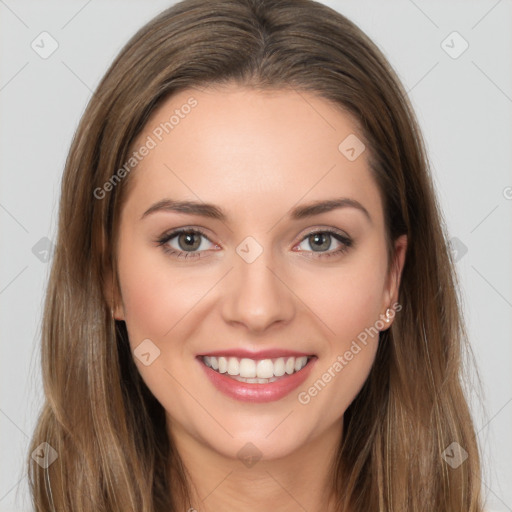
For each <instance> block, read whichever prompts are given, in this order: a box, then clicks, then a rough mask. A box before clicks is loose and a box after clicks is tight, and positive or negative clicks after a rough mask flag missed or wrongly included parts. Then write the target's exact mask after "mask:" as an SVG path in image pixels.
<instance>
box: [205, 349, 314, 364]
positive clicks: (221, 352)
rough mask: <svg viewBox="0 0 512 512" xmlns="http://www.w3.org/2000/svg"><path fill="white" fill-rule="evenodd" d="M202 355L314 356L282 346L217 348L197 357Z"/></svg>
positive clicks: (257, 357)
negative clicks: (256, 350) (257, 348)
mask: <svg viewBox="0 0 512 512" xmlns="http://www.w3.org/2000/svg"><path fill="white" fill-rule="evenodd" d="M202 356H219V357H238V358H240V359H242V358H244V357H245V358H248V359H254V360H255V361H260V360H261V359H275V358H277V357H302V356H308V357H310V356H314V354H307V353H306V352H296V351H294V350H285V349H280V348H270V349H267V350H260V351H259V352H251V351H250V350H245V349H230V350H217V351H212V352H204V353H202V354H198V355H197V357H202Z"/></svg>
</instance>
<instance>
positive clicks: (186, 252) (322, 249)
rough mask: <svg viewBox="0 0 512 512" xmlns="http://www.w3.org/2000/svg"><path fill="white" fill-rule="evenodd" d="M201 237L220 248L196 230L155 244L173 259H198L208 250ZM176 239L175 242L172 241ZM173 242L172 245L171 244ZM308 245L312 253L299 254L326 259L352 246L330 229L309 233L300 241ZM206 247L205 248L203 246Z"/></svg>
mask: <svg viewBox="0 0 512 512" xmlns="http://www.w3.org/2000/svg"><path fill="white" fill-rule="evenodd" d="M201 237H203V238H204V239H206V240H207V241H208V242H209V243H210V244H212V245H213V246H214V247H215V248H217V249H219V248H220V247H219V246H218V245H216V244H213V243H212V242H211V241H210V240H209V238H208V237H207V236H206V234H205V233H203V231H201V230H200V229H197V228H180V229H175V230H174V231H171V232H170V233H165V234H164V235H162V237H161V238H159V239H158V240H157V241H156V242H157V244H158V246H161V247H162V249H163V250H164V252H165V253H167V254H169V255H171V256H172V257H175V258H200V257H201V254H202V253H203V252H205V251H207V250H208V244H207V243H206V244H203V241H202V240H201ZM174 239H176V240H174ZM171 242H173V244H174V245H173V244H172V243H171ZM333 242H335V243H337V244H338V245H339V247H338V249H337V250H330V251H329V248H331V249H332V245H333ZM305 243H306V244H308V245H309V247H312V248H313V250H312V251H308V250H307V249H304V248H302V249H301V252H313V253H316V254H314V255H313V256H308V257H313V258H327V257H331V256H335V255H340V254H342V253H345V252H347V251H348V249H349V248H350V247H352V245H353V241H352V240H351V239H350V238H348V237H347V236H345V235H343V234H342V233H341V232H338V231H334V230H332V229H324V230H317V231H313V232H311V233H309V234H308V235H307V236H306V237H304V238H303V239H302V242H301V244H299V245H298V246H297V247H300V246H301V245H302V244H305ZM205 245H206V246H205Z"/></svg>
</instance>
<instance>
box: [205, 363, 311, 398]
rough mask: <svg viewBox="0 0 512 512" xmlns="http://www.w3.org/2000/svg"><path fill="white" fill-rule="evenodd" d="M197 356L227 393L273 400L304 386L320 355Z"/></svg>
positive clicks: (213, 379)
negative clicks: (271, 356) (263, 357)
mask: <svg viewBox="0 0 512 512" xmlns="http://www.w3.org/2000/svg"><path fill="white" fill-rule="evenodd" d="M260 357H261V356H260ZM196 359H197V360H198V361H199V363H200V365H201V367H202V368H203V370H204V371H205V372H206V376H207V377H208V379H209V380H210V382H211V383H212V384H213V385H214V386H215V387H216V388H217V389H218V390H219V391H221V392H222V393H224V394H225V395H227V396H229V397H231V398H234V399H236V400H241V401H249V402H270V401H274V400H279V399H281V398H283V397H284V396H286V395H288V394H289V393H290V392H291V391H293V390H294V389H296V388H297V387H298V386H300V385H301V384H302V383H303V382H304V381H305V380H306V379H307V377H308V376H309V375H310V373H311V369H312V367H313V366H314V363H315V361H316V360H317V359H318V357H317V356H315V355H302V354H301V355H296V356H292V355H286V356H282V357H273V358H266V359H258V358H251V357H235V356H228V355H213V354H209V355H198V356H196Z"/></svg>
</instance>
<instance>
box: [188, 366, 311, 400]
mask: <svg viewBox="0 0 512 512" xmlns="http://www.w3.org/2000/svg"><path fill="white" fill-rule="evenodd" d="M197 360H198V361H199V364H200V365H201V366H202V367H203V369H204V371H205V372H206V375H207V377H208V378H209V379H210V381H211V382H212V383H213V385H214V386H215V387H216V388H217V389H218V390H219V391H222V393H224V394H225V395H227V396H229V397H231V398H234V399H236V400H241V401H243V402H256V403H261V402H273V401H275V400H279V399H281V398H283V397H285V396H286V395H288V394H289V393H291V392H292V391H293V390H294V389H296V388H298V387H299V386H300V385H301V384H302V383H303V382H304V381H305V380H306V379H307V378H308V376H309V374H310V373H311V370H312V368H313V365H314V364H315V362H316V360H317V358H316V357H313V358H312V359H311V360H310V361H309V362H308V363H307V364H306V366H304V368H302V370H300V371H298V372H295V373H292V374H291V375H287V374H285V375H284V376H283V377H281V378H280V379H279V380H276V381H274V382H269V383H268V384H250V383H248V382H239V381H237V380H235V379H231V378H230V377H226V375H224V374H222V373H219V372H216V371H215V370H212V369H211V368H209V367H208V366H206V365H205V364H204V363H203V361H202V358H201V357H198V358H197Z"/></svg>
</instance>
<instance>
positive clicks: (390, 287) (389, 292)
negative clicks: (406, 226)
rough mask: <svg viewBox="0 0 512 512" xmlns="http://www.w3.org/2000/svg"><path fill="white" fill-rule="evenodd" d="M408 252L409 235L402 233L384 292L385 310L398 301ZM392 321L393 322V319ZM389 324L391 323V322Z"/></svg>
mask: <svg viewBox="0 0 512 512" xmlns="http://www.w3.org/2000/svg"><path fill="white" fill-rule="evenodd" d="M406 253H407V235H401V236H399V237H398V238H397V239H396V241H395V247H394V253H393V261H392V262H391V266H390V271H389V275H388V280H387V286H386V291H385V294H384V296H385V301H384V304H383V311H386V309H387V308H390V309H391V308H392V307H393V304H395V303H396V302H398V292H399V290H400V281H401V278H402V270H403V268H404V264H405V255H406ZM393 318H394V315H393ZM390 322H392V320H391V321H390ZM389 325H391V323H390V324H389Z"/></svg>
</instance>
